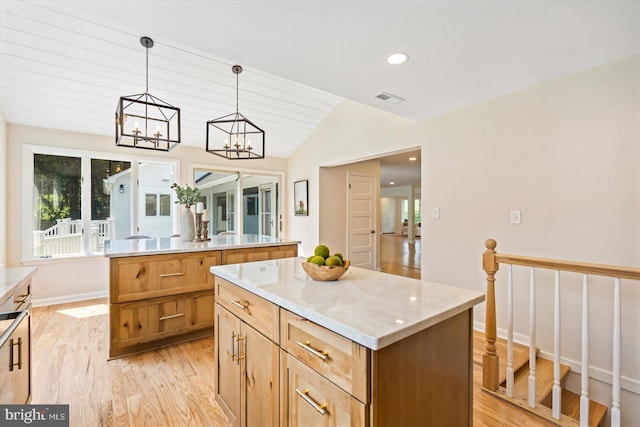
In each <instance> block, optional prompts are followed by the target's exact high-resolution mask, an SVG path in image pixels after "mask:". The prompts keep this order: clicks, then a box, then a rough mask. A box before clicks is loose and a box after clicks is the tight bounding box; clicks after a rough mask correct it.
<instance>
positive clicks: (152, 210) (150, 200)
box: [144, 194, 158, 216]
mask: <svg viewBox="0 0 640 427" xmlns="http://www.w3.org/2000/svg"><path fill="white" fill-rule="evenodd" d="M144 200H145V216H156V215H157V212H158V209H157V208H158V195H157V194H145V196H144Z"/></svg>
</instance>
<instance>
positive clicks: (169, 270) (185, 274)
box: [111, 251, 221, 303]
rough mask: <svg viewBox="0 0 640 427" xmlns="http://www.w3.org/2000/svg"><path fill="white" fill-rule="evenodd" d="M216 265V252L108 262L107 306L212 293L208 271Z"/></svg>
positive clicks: (211, 281)
mask: <svg viewBox="0 0 640 427" xmlns="http://www.w3.org/2000/svg"><path fill="white" fill-rule="evenodd" d="M220 261H221V254H220V252H219V251H216V252H205V253H200V252H196V253H187V254H171V255H153V256H141V257H128V258H112V259H111V302H112V303H115V302H127V301H137V300H141V299H146V298H156V297H161V296H166V295H176V294H180V293H186V292H195V291H200V290H206V289H213V278H212V277H211V273H210V272H209V269H210V267H211V266H214V265H219V264H220Z"/></svg>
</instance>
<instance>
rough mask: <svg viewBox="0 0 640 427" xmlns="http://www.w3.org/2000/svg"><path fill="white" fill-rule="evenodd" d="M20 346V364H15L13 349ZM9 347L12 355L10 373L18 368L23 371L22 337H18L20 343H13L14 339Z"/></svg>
mask: <svg viewBox="0 0 640 427" xmlns="http://www.w3.org/2000/svg"><path fill="white" fill-rule="evenodd" d="M14 346H18V363H14V362H13V347H14ZM9 347H10V349H11V353H10V355H9V371H13V367H14V366H17V367H18V369H22V337H18V342H17V343H15V342H13V338H11V339H10V340H9Z"/></svg>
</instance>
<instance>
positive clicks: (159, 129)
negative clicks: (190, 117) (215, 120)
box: [116, 37, 180, 151]
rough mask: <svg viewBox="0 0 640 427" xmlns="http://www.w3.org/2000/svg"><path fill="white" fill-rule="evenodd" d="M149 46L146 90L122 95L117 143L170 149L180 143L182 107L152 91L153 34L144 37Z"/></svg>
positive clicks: (122, 145) (163, 149)
mask: <svg viewBox="0 0 640 427" xmlns="http://www.w3.org/2000/svg"><path fill="white" fill-rule="evenodd" d="M140 44H141V45H142V46H144V48H145V49H146V50H147V69H146V88H145V92H144V93H141V94H137V95H129V96H123V97H121V98H120V102H119V103H118V108H117V110H116V145H117V146H121V147H132V148H142V149H145V150H158V151H171V150H172V149H173V148H175V147H176V146H177V145H178V144H180V109H179V108H176V107H174V106H173V105H171V104H168V103H166V102H164V101H163V100H161V99H159V98H156V97H155V96H153V95H151V94H150V93H149V49H150V48H152V47H153V40H152V39H151V38H150V37H141V38H140Z"/></svg>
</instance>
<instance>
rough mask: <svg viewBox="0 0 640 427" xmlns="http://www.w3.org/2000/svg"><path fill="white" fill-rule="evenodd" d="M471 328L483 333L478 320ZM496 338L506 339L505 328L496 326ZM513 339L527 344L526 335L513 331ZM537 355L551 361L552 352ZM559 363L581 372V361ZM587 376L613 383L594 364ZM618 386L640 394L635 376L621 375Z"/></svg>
mask: <svg viewBox="0 0 640 427" xmlns="http://www.w3.org/2000/svg"><path fill="white" fill-rule="evenodd" d="M473 329H475V330H476V331H479V332H482V333H484V323H483V322H479V321H474V322H473ZM497 335H498V338H502V339H504V340H506V339H507V330H506V329H502V328H497ZM513 341H514V342H515V343H518V344H522V345H524V346H527V347H528V346H529V337H528V336H527V335H523V334H518V333H514V334H513ZM536 347H537V346H536ZM538 356H539V357H541V358H542V359H546V360H551V361H553V353H549V352H547V351H544V350H540V352H539V353H538ZM560 363H562V364H564V365H567V366H569V367H570V368H571V372H573V373H575V374H578V375H580V372H582V363H581V362H578V361H576V360H572V359H567V358H565V357H561V358H560ZM589 378H593V379H594V380H598V381H600V382H603V383H605V384H609V385H611V384H612V383H613V373H612V372H611V371H608V370H606V369H602V368H598V367H595V366H589ZM620 388H621V389H624V390H626V391H629V392H631V393H635V394H640V381H639V380H637V379H635V378H630V377H625V376H622V377H621V378H620Z"/></svg>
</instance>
